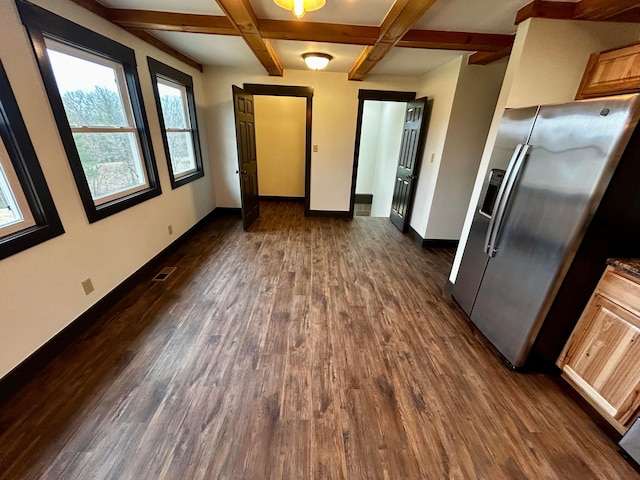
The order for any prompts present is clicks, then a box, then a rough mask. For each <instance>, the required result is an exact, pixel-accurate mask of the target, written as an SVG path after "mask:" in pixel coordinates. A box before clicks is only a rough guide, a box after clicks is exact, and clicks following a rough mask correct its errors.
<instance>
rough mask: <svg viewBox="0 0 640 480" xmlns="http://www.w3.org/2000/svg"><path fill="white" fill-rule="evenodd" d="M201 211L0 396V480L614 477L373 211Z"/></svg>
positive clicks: (569, 406)
mask: <svg viewBox="0 0 640 480" xmlns="http://www.w3.org/2000/svg"><path fill="white" fill-rule="evenodd" d="M261 209H262V212H261V215H262V216H261V217H260V219H259V220H258V221H256V223H255V224H254V225H253V226H252V227H251V229H250V231H249V232H246V233H245V232H243V231H242V227H241V223H240V221H239V220H238V219H236V218H229V217H223V218H219V219H216V220H213V221H212V222H210V223H209V224H207V225H206V226H205V227H204V228H203V229H202V230H200V231H199V232H197V233H196V234H195V235H194V237H193V238H192V239H191V240H190V241H188V242H187V244H186V245H184V246H182V247H181V248H180V249H179V250H178V251H177V252H176V253H174V254H173V255H172V256H171V257H170V258H169V259H168V260H167V261H166V262H165V263H164V265H165V266H173V267H177V270H176V271H175V272H174V273H173V274H172V275H170V276H169V277H168V278H167V280H166V281H164V282H152V281H150V278H149V279H148V280H149V281H146V282H143V283H141V284H139V285H138V286H137V287H136V288H135V289H134V290H133V291H131V292H130V294H129V295H128V296H127V297H126V298H125V299H124V300H123V301H121V302H120V303H119V304H117V305H116V306H114V307H113V308H112V309H111V310H110V312H109V313H108V314H107V315H105V316H104V318H103V319H102V320H101V321H100V322H99V323H98V324H96V325H94V327H93V328H91V329H90V330H89V331H88V332H87V333H86V334H85V335H83V336H82V338H81V339H79V340H78V341H77V342H76V343H74V344H73V345H72V346H70V347H69V348H68V349H67V350H65V351H64V352H63V353H62V354H61V355H60V356H59V357H58V358H57V359H56V360H55V361H53V362H52V363H51V364H50V365H48V366H47V368H45V369H44V370H43V371H42V372H41V374H40V375H38V376H37V377H36V378H34V379H33V381H32V382H31V383H30V384H28V385H27V386H26V387H24V388H23V389H22V390H21V391H19V392H18V393H17V394H16V395H15V396H14V397H13V398H12V399H11V400H10V401H8V402H7V403H5V404H4V405H0V445H1V447H0V479H3V480H17V479H40V478H47V479H74V480H79V479H91V480H100V479H137V480H147V479H180V480H183V479H189V480H195V479H206V480H213V479H256V480H263V479H296V480H297V479H305V478H310V479H311V478H313V479H321V478H325V479H349V480H356V479H387V478H388V479H393V480H398V479H433V480H442V479H447V478H450V479H460V480H462V479H465V480H466V479H473V478H478V479H491V480H500V479H580V480H589V479H621V480H622V479H628V478H634V477H635V475H636V474H635V473H634V471H633V470H632V469H631V467H630V466H628V465H627V464H626V462H625V461H624V460H623V459H622V458H621V457H620V456H619V455H618V453H617V452H616V446H615V444H614V443H613V442H611V440H609V439H608V438H607V437H606V436H605V435H604V434H603V433H602V431H601V430H600V429H599V428H598V427H597V426H596V425H595V424H594V423H593V421H592V420H591V419H589V418H588V417H587V416H586V415H585V414H584V413H583V412H582V410H580V409H579V408H578V407H577V406H576V405H575V404H574V403H573V402H572V400H570V399H569V398H568V397H567V396H566V394H565V393H564V392H563V391H562V390H561V389H560V388H559V387H558V385H557V384H556V383H555V382H554V381H553V380H552V379H551V378H549V377H548V376H544V375H532V374H518V373H514V372H512V371H509V370H508V369H507V368H506V367H504V366H503V365H502V363H501V362H500V361H499V360H498V359H497V357H495V356H494V355H493V353H492V352H491V351H490V350H489V349H488V347H487V346H486V344H485V342H484V340H483V339H482V338H481V337H480V336H479V335H478V334H477V333H475V332H474V330H473V329H472V328H471V327H470V325H469V323H468V321H467V319H466V317H465V316H464V314H463V313H462V312H461V310H460V309H459V308H458V307H457V306H456V305H455V304H454V303H453V301H452V300H451V299H450V298H449V297H448V296H447V295H446V294H445V293H443V291H442V287H443V285H444V284H445V282H446V279H447V276H448V273H449V270H450V265H451V261H452V255H453V252H452V251H450V250H438V249H420V248H418V247H417V246H416V245H415V244H414V243H413V242H412V241H411V240H410V238H409V237H408V236H404V235H402V234H401V233H400V232H399V231H398V230H397V229H396V228H395V227H394V226H393V225H392V224H391V222H390V221H389V219H383V218H366V217H356V218H354V219H353V220H342V219H330V218H304V217H303V207H302V205H301V204H296V203H275V202H263V203H261Z"/></svg>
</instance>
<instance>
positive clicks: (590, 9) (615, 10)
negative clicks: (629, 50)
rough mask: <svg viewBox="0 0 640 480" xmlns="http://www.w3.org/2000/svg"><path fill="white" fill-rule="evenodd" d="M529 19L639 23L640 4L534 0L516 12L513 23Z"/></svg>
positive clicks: (616, 0)
mask: <svg viewBox="0 0 640 480" xmlns="http://www.w3.org/2000/svg"><path fill="white" fill-rule="evenodd" d="M529 18H554V19H561V20H589V21H607V22H639V21H640V2H638V0H580V1H579V2H576V3H572V2H552V1H545V0H534V1H533V2H531V3H529V4H528V5H525V6H524V7H522V8H521V9H520V10H518V13H517V15H516V20H515V23H516V24H519V23H521V22H524V21H525V20H527V19H529Z"/></svg>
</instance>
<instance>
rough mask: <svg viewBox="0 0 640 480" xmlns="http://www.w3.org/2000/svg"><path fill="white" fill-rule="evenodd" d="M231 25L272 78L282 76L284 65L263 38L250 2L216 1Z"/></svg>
mask: <svg viewBox="0 0 640 480" xmlns="http://www.w3.org/2000/svg"><path fill="white" fill-rule="evenodd" d="M216 2H217V3H218V5H219V6H220V8H221V9H222V11H223V12H224V13H225V15H226V16H227V17H228V18H229V20H230V21H231V23H232V24H233V25H234V26H235V27H236V28H237V29H238V31H239V32H240V35H241V36H242V38H243V39H244V41H245V42H246V43H247V45H248V46H249V48H250V49H251V51H252V52H253V54H254V55H255V56H256V58H257V59H258V61H259V62H260V63H261V64H262V66H263V67H264V68H265V70H266V71H267V72H268V73H269V75H272V76H278V77H281V76H282V65H280V61H279V60H278V57H277V56H276V54H275V52H274V51H273V48H271V44H270V43H269V40H268V39H265V38H262V35H260V30H259V29H258V17H256V13H255V12H254V11H253V7H251V4H250V3H249V0H216Z"/></svg>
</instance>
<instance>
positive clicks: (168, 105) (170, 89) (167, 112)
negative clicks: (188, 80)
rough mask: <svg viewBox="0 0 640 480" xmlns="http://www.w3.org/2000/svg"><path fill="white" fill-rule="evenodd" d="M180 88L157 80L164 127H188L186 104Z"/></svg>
mask: <svg viewBox="0 0 640 480" xmlns="http://www.w3.org/2000/svg"><path fill="white" fill-rule="evenodd" d="M182 90H183V89H182V88H179V87H178V86H173V85H168V84H166V83H164V82H158V93H159V94H160V103H161V105H162V116H163V117H164V128H167V129H169V128H184V129H188V128H189V124H188V123H187V116H186V114H185V112H186V108H185V107H186V106H185V102H184V96H183V93H182Z"/></svg>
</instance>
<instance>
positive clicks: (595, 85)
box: [576, 42, 640, 100]
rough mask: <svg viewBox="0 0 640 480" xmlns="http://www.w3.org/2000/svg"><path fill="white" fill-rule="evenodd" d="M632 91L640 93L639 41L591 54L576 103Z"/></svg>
mask: <svg viewBox="0 0 640 480" xmlns="http://www.w3.org/2000/svg"><path fill="white" fill-rule="evenodd" d="M633 92H640V42H637V43H633V44H631V45H627V46H625V47H620V48H615V49H611V50H604V51H602V52H600V53H594V54H592V55H591V57H590V58H589V62H588V63H587V68H586V69H585V71H584V75H583V77H582V82H580V86H579V87H578V93H577V94H576V100H581V99H584V98H594V97H603V96H607V95H618V94H623V93H633Z"/></svg>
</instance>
